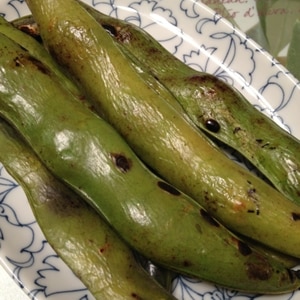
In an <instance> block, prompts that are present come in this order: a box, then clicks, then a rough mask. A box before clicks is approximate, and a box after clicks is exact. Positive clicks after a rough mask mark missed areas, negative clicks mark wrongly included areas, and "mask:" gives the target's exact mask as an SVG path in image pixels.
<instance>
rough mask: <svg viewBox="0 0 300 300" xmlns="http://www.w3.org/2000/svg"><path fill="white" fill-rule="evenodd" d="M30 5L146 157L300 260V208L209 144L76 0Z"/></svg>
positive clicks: (231, 219)
mask: <svg viewBox="0 0 300 300" xmlns="http://www.w3.org/2000/svg"><path fill="white" fill-rule="evenodd" d="M27 3H28V4H29V7H30V9H31V12H32V14H33V17H34V19H35V20H36V21H37V24H38V26H39V28H40V32H41V36H42V38H43V41H44V42H45V43H46V45H47V47H48V49H49V51H50V52H51V53H52V55H53V56H55V57H56V59H57V60H58V61H59V62H60V63H61V64H63V65H64V66H65V67H66V68H67V69H68V70H70V72H72V73H73V75H74V76H75V77H76V79H77V80H78V81H79V82H80V83H81V84H82V86H83V87H85V90H86V92H87V93H88V94H89V96H90V99H91V100H93V101H94V102H93V103H94V106H95V107H96V109H98V111H99V112H100V113H101V114H102V115H104V117H105V118H106V120H108V122H110V123H111V124H112V125H113V126H114V127H115V128H116V129H117V130H118V131H119V132H120V133H121V134H122V136H123V137H124V138H125V139H126V141H127V142H128V143H129V145H130V146H131V147H132V148H133V149H134V151H135V152H136V153H137V154H138V155H139V156H140V157H141V159H142V160H143V161H145V162H146V163H147V164H148V165H149V166H151V167H152V168H153V169H154V170H156V171H157V172H158V173H159V174H160V175H161V176H162V177H163V178H165V179H166V180H167V181H168V182H170V183H171V184H172V185H174V186H176V187H178V188H179V189H180V190H182V191H183V192H184V193H186V194H189V195H190V196H192V198H193V199H195V200H196V201H198V202H199V203H200V204H201V205H202V206H203V207H204V208H206V209H207V211H209V213H210V214H211V215H213V216H214V217H215V218H217V219H218V220H219V221H221V223H223V224H225V225H226V226H227V227H228V228H230V229H231V230H232V231H236V232H238V233H239V234H241V235H243V236H247V237H249V238H252V239H254V240H257V241H259V242H261V243H263V244H265V245H268V246H269V247H271V248H274V249H276V250H278V251H280V252H283V253H286V254H289V255H291V256H295V257H300V248H299V245H300V236H299V234H298V233H299V229H300V222H299V220H300V218H299V216H300V207H299V206H298V205H296V204H294V203H292V202H291V201H288V200H287V199H286V198H285V197H284V196H282V195H281V194H280V193H279V192H278V191H276V190H275V189H273V188H271V187H270V186H269V185H268V184H266V183H265V182H264V181H263V180H261V179H259V178H258V177H256V176H255V175H254V174H252V173H251V172H250V171H248V170H245V169H244V168H243V167H241V166H239V165H238V164H236V163H235V162H233V161H231V160H230V159H228V158H227V157H226V156H225V155H224V154H223V153H221V151H219V150H217V149H216V147H214V146H212V145H211V143H208V142H207V139H206V138H204V137H203V134H201V133H200V132H199V130H198V129H197V128H196V127H195V126H192V125H191V124H190V123H189V122H187V121H186V119H185V118H184V117H183V116H182V115H181V114H180V113H179V112H178V111H176V110H175V109H174V108H173V107H172V106H171V105H170V104H169V103H167V102H166V101H164V99H162V98H161V97H159V96H158V95H157V93H155V92H154V91H153V90H152V89H151V88H150V87H149V86H148V85H147V84H146V83H145V81H144V80H143V78H142V77H141V76H140V75H139V73H138V72H136V68H134V67H132V62H131V61H129V59H128V58H127V57H126V56H125V55H124V54H123V53H122V52H121V51H120V49H119V48H118V47H117V46H116V45H115V42H114V41H113V39H112V37H110V36H109V35H108V34H107V32H106V31H105V29H103V28H102V27H101V26H100V25H99V24H98V23H97V22H96V21H95V19H94V18H93V17H92V16H91V15H90V14H88V13H87V12H86V11H85V9H84V8H82V7H81V6H80V5H79V4H78V3H77V2H76V1H72V0H68V1H59V0H58V1H55V2H53V1H50V0H45V1H43V2H42V3H40V2H38V1H34V0H30V1H27ZM120 66H122V68H121V67H120ZM287 228H288V230H287Z"/></svg>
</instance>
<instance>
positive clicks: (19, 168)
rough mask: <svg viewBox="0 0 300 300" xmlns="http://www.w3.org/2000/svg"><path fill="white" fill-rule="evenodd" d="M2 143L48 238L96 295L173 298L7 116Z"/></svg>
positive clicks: (0, 131) (0, 128)
mask: <svg viewBox="0 0 300 300" xmlns="http://www.w3.org/2000/svg"><path fill="white" fill-rule="evenodd" d="M0 144H1V151H0V161H1V163H2V164H3V165H4V166H5V168H6V170H7V171H8V172H9V173H10V174H11V175H12V176H13V177H14V178H15V179H16V180H17V181H18V183H19V184H20V185H21V186H22V188H23V189H24V191H25V193H26V195H27V198H28V201H29V203H30V206H31V208H32V210H33V213H34V215H35V217H36V220H37V222H38V224H39V225H40V227H41V229H42V231H43V233H44V235H45V237H46V239H47V241H48V242H49V244H50V245H51V246H52V248H53V249H54V250H55V251H56V253H57V254H58V255H59V257H60V258H61V259H62V260H64V261H65V262H66V264H67V265H68V266H69V267H70V269H71V270H72V271H73V272H74V274H75V275H76V276H77V277H78V278H80V279H81V281H82V282H83V283H84V284H85V285H86V286H87V288H88V289H89V290H90V292H91V293H92V294H93V296H94V297H95V299H99V300H100V299H101V300H102V299H107V300H111V299H116V300H118V299H120V300H125V299H128V300H129V299H131V300H132V299H148V300H153V299H161V300H162V299H165V300H171V299H174V300H175V298H174V297H173V296H172V295H171V294H169V293H168V292H167V291H166V290H164V289H163V288H162V287H161V286H160V285H159V284H158V283H156V282H155V281H154V280H153V279H152V278H151V277H150V276H149V275H148V274H147V273H146V272H145V270H144V269H142V267H141V266H140V265H139V264H138V263H137V261H136V260H135V257H134V255H133V253H132V251H131V249H130V248H129V247H128V246H127V245H126V244H125V243H124V242H123V241H122V240H121V239H120V237H118V236H117V234H116V233H115V232H114V231H113V230H112V229H111V228H110V227H109V226H108V224H107V223H106V222H104V221H103V220H102V219H101V218H100V216H99V214H97V213H96V212H95V210H94V209H92V208H91V207H90V206H89V205H87V204H86V203H85V202H84V201H83V200H82V199H81V198H80V197H78V195H77V194H75V193H74V192H73V191H71V190H70V189H69V188H67V187H66V186H65V185H64V184H62V183H61V182H60V181H58V180H57V179H56V178H54V177H53V175H52V174H51V173H49V171H48V170H47V169H46V168H45V166H44V165H43V164H42V163H41V162H40V160H39V159H38V158H37V157H36V155H35V154H34V153H33V152H32V150H31V149H29V148H28V147H27V146H26V145H25V143H24V142H23V141H22V140H21V138H20V136H18V135H17V134H16V133H15V132H14V131H13V130H12V128H10V127H9V126H8V124H6V123H5V122H4V121H3V120H0Z"/></svg>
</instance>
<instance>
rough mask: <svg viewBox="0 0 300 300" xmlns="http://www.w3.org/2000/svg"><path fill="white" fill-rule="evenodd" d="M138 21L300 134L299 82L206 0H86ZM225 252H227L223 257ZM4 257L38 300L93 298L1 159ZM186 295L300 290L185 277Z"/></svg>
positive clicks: (9, 5) (220, 297) (264, 299)
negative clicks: (252, 288) (254, 288)
mask: <svg viewBox="0 0 300 300" xmlns="http://www.w3.org/2000/svg"><path fill="white" fill-rule="evenodd" d="M84 2H86V3H87V4H90V5H92V6H94V7H95V8H96V9H98V10H100V11H102V12H104V13H106V14H108V15H111V16H113V17H116V18H120V19H124V20H126V21H128V22H131V23H133V24H136V25H138V26H139V27H141V28H143V29H145V30H146V31H147V32H149V33H150V34H151V35H152V36H154V37H155V38H156V39H157V40H158V41H159V42H160V43H161V44H162V45H163V46H164V47H165V48H166V49H168V50H169V51H170V52H171V53H173V54H174V55H175V56H176V57H178V58H179V59H181V60H182V61H184V62H185V63H186V64H188V65H190V66H191V67H192V68H194V69H196V70H200V71H204V72H208V73H211V74H213V75H215V76H217V77H219V78H221V79H222V80H224V81H226V82H228V83H229V84H231V85H233V86H234V87H235V88H237V89H238V90H240V91H241V93H242V94H244V95H245V97H247V99H248V100H249V101H250V102H251V103H252V104H253V105H254V106H255V107H257V109H259V110H261V111H262V112H264V113H265V114H266V115H268V116H269V117H270V118H272V119H273V120H274V121H275V122H276V123H278V124H279V125H280V126H282V127H283V128H285V129H286V130H287V131H289V132H291V133H292V134H293V135H295V136H296V137H297V138H300V128H299V127H298V126H297V119H298V116H297V111H298V109H299V103H298V102H297V100H299V99H300V83H299V81H298V80H296V79H295V78H294V77H293V76H292V75H291V74H290V73H289V72H288V71H287V70H286V69H285V68H284V67H282V66H281V65H280V64H279V63H278V62H277V61H276V60H275V59H274V58H273V57H271V56H270V55H269V54H268V53H266V52H265V51H264V49H262V48H261V47H259V46H258V45H257V44H256V43H255V42H254V41H252V40H251V39H250V38H248V37H247V36H246V35H245V34H243V33H241V32H239V31H238V30H237V29H236V28H234V27H233V26H232V25H231V24H229V23H228V22H227V21H226V20H224V19H223V18H222V17H221V16H220V15H218V14H216V13H215V12H213V11H211V10H210V9H209V8H207V7H206V6H205V5H203V4H202V3H201V1H199V0H193V1H192V0H180V1H174V0H136V1H133V0H84ZM29 13H30V12H29V10H28V7H27V6H26V3H25V1H24V0H10V1H7V0H0V15H1V16H3V17H5V18H7V19H8V20H13V19H15V18H18V17H20V16H24V15H27V14H29ZM220 255H221V254H220ZM0 262H1V264H2V265H3V266H4V267H5V268H6V270H7V271H8V272H9V273H10V274H11V276H12V277H13V278H14V279H15V281H16V283H17V284H19V285H20V287H21V288H22V289H23V290H24V291H25V293H26V294H27V295H28V296H29V297H30V298H31V299H38V300H41V299H46V298H47V299H53V300H56V299H59V300H64V299H68V300H69V299H78V300H90V299H94V298H93V296H92V295H90V293H89V292H88V291H87V289H86V288H85V287H84V285H83V284H82V283H81V282H80V281H79V279H77V278H76V277H75V276H74V274H73V273H72V272H71V271H70V269H69V268H68V267H67V266H66V265H65V264H64V263H63V262H62V261H61V260H60V258H59V257H58V256H57V255H56V253H55V252H54V251H53V250H52V249H51V247H50V246H49V244H48V243H47V241H46V240H45V238H44V236H43V234H42V232H41V230H40V228H39V227H38V225H37V223H36V221H35V219H34V216H33V214H32V212H31V209H30V207H29V204H28V203H27V200H26V196H25V194H24V192H23V191H22V189H21V188H20V187H19V186H18V184H17V183H16V182H15V180H14V179H13V178H11V177H10V175H9V174H8V173H7V172H6V170H5V169H4V168H3V167H1V164H0ZM173 293H174V295H175V296H176V297H177V298H178V299H180V300H241V299H243V300H246V299H248V300H250V299H251V300H258V299H259V300H276V299H280V300H295V299H296V298H298V297H299V295H300V294H299V292H295V293H291V294H286V295H280V296H268V295H249V294H245V293H240V292H235V291H230V290H226V289H223V288H220V287H217V286H214V285H212V284H210V283H207V282H202V281H201V280H195V279H190V278H186V277H182V276H179V277H177V278H176V279H175V280H174V284H173Z"/></svg>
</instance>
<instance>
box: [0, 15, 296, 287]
mask: <svg viewBox="0 0 300 300" xmlns="http://www.w3.org/2000/svg"><path fill="white" fill-rule="evenodd" d="M95 12H96V11H95ZM13 24H14V26H16V27H17V28H20V30H22V31H25V32H27V33H28V34H30V35H33V36H35V37H36V38H38V39H39V40H41V39H40V35H39V32H38V28H37V26H36V25H35V23H34V20H33V18H32V16H26V17H23V18H21V19H17V20H15V21H14V22H13ZM32 26H33V27H32ZM1 29H2V28H1V26H0V31H1V32H2V33H5V34H6V35H7V36H8V37H11V38H14V37H15V34H14V35H11V34H10V32H7V31H4V30H1ZM20 38H21V35H19V33H18V38H15V39H14V40H15V41H16V42H21V46H22V47H23V48H24V46H25V45H24V42H22V40H20ZM26 46H27V47H26V50H27V51H29V53H30V55H32V54H33V55H34V54H35V52H33V53H32V52H31V45H26ZM39 57H40V59H41V60H42V62H44V60H43V57H42V56H39ZM46 63H47V62H46ZM48 66H49V67H50V66H51V64H48ZM56 72H57V70H56ZM250 244H251V247H254V248H255V249H257V250H259V251H260V252H262V253H263V254H264V255H267V256H269V257H272V258H274V259H276V260H279V261H280V262H281V263H282V264H284V265H285V266H286V267H287V268H292V267H295V266H296V265H298V264H299V259H297V258H295V257H291V256H288V255H285V254H283V253H280V252H276V251H273V250H272V249H270V248H266V247H264V246H263V245H261V244H258V243H254V242H253V241H251V242H250ZM137 257H138V261H140V262H141V264H142V265H143V266H144V267H145V269H146V270H147V271H148V273H149V274H151V276H152V277H154V278H155V279H157V280H158V281H159V282H160V283H161V284H162V285H163V286H165V287H166V288H167V289H168V290H169V288H170V287H171V281H172V278H173V277H174V274H172V272H171V271H170V270H164V269H162V268H161V267H158V266H155V265H153V263H152V262H150V261H149V260H147V259H145V258H144V257H140V256H139V255H137Z"/></svg>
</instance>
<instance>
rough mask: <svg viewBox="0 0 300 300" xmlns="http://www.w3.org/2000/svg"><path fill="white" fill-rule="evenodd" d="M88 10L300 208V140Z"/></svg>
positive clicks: (145, 37) (129, 29)
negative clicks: (299, 205)
mask: <svg viewBox="0 0 300 300" xmlns="http://www.w3.org/2000/svg"><path fill="white" fill-rule="evenodd" d="M86 9H87V10H88V11H89V12H90V13H91V14H93V16H94V17H95V18H96V19H97V20H98V22H99V23H101V24H102V25H104V26H105V25H106V28H108V30H109V29H110V32H111V34H112V35H114V36H115V40H116V41H117V42H118V44H119V45H120V47H121V49H122V50H123V51H124V50H125V51H126V52H125V53H126V55H128V56H129V57H130V58H131V59H132V60H134V61H136V63H137V64H138V65H140V66H143V67H144V68H146V70H147V71H148V72H151V73H152V74H153V76H155V77H156V78H157V79H158V80H159V82H160V83H162V84H163V85H164V86H165V87H166V88H167V89H169V90H170V92H171V93H172V94H173V95H174V96H175V97H176V99H177V101H178V102H179V103H180V104H181V105H182V107H183V109H184V110H185V112H186V113H187V115H188V116H189V117H190V119H191V120H192V121H193V122H194V124H196V125H197V126H198V127H199V128H201V129H202V130H204V131H205V132H207V133H208V134H209V135H211V136H213V137H214V138H216V139H217V140H218V141H220V142H222V143H225V144H226V145H227V146H230V147H231V148H233V149H235V150H236V151H238V152H239V153H240V154H242V155H243V156H244V157H245V158H247V159H248V160H249V161H250V162H251V163H252V164H253V165H254V166H255V167H256V168H257V169H258V170H259V171H260V172H261V173H262V174H263V175H264V176H266V177H267V178H268V180H269V181H270V182H271V183H272V184H273V185H274V186H275V187H276V188H277V189H278V190H279V191H280V192H281V193H283V194H284V195H285V196H286V197H288V198H289V199H290V200H292V201H294V202H296V203H298V204H300V151H299V148H300V143H299V140H297V139H296V138H294V137H293V136H292V135H291V134H289V133H288V132H286V131H285V130H283V129H282V128H281V127H279V126H278V125H277V124H276V123H275V122H274V121H272V120H270V119H269V118H268V117H267V116H265V115H264V114H263V113H261V112H259V111H258V110H257V109H256V108H255V107H254V106H253V105H252V104H251V103H250V102H249V101H247V99H245V98H244V97H243V96H242V95H241V94H240V93H239V92H238V91H237V90H235V89H233V88H232V87H231V86H229V85H228V84H226V83H224V82H223V81H221V80H220V79H218V78H216V77H215V76H213V75H210V74H207V73H201V72H197V71H195V70H193V69H192V68H191V67H190V66H188V65H186V64H185V63H183V62H182V61H180V60H179V59H177V58H176V57H175V56H174V55H172V54H171V53H170V52H168V51H167V50H166V49H164V48H163V46H162V45H160V44H159V43H158V42H157V41H156V40H155V39H154V38H152V37H151V36H150V35H149V34H147V33H146V32H145V31H144V30H141V29H140V28H139V27H137V26H134V25H133V24H129V23H126V22H123V21H121V20H117V19H113V18H110V17H107V16H105V15H103V14H100V13H99V12H97V11H95V10H94V9H93V8H91V7H88V6H86ZM208 120H214V121H216V122H217V123H218V124H219V125H220V130H218V131H217V132H214V131H213V130H211V129H210V128H211V127H209V126H207V125H206V124H207V121H208ZM213 128H214V127H213Z"/></svg>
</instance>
